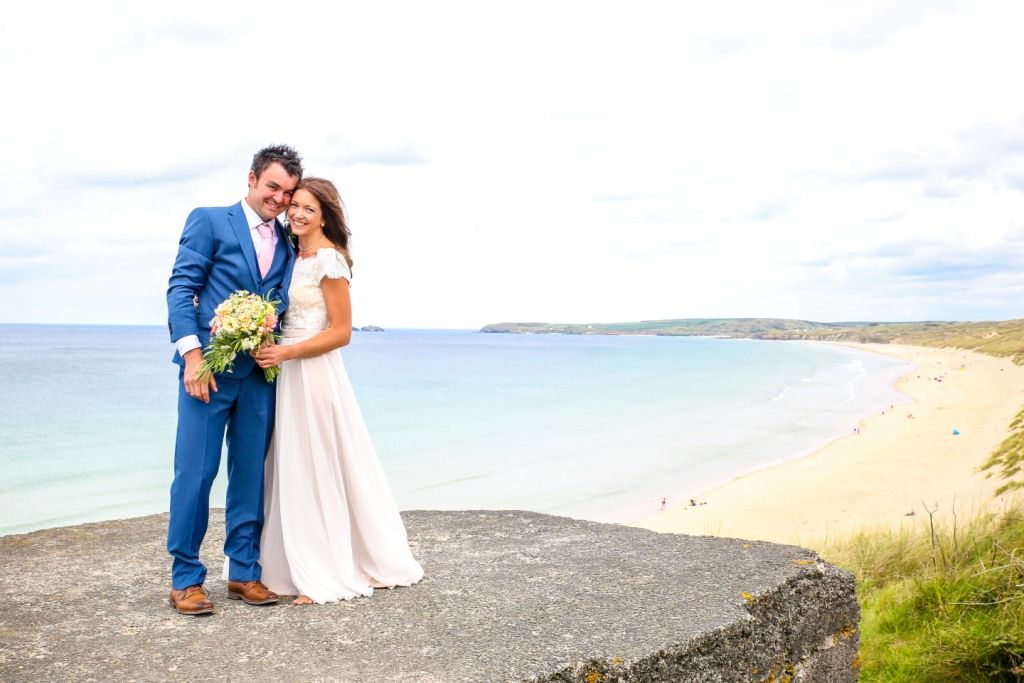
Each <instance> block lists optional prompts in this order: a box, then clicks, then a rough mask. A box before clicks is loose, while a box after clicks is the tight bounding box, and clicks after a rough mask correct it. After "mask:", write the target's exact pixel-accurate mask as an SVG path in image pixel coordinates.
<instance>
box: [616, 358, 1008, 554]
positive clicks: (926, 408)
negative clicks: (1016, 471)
mask: <svg viewBox="0 0 1024 683" xmlns="http://www.w3.org/2000/svg"><path fill="white" fill-rule="evenodd" d="M819 343H824V342H819ZM829 343H836V342H829ZM839 343H840V344H842V345H844V346H848V347H851V348H855V349H859V350H863V351H871V352H875V353H880V354H883V355H888V356H892V357H895V358H899V359H901V360H906V361H910V362H911V363H913V365H912V367H911V369H910V370H909V371H908V372H907V373H906V374H904V375H902V376H900V377H899V378H898V379H897V380H896V384H895V388H896V390H897V391H899V392H900V393H902V394H905V395H907V396H909V397H910V399H911V400H910V401H909V402H904V403H896V404H893V405H892V406H891V407H890V408H888V409H886V410H885V411H883V412H882V414H879V415H867V416H864V417H862V418H861V419H860V420H859V421H858V425H859V433H853V434H846V435H842V436H839V437H837V438H834V439H832V440H830V441H829V442H828V443H826V444H825V445H823V446H822V447H821V448H818V449H816V450H814V451H813V452H811V453H809V454H807V455H805V456H804V457H800V458H794V459H787V460H785V461H783V462H781V463H778V464H776V465H771V466H768V467H765V468H761V469H757V470H754V471H752V472H748V473H745V474H742V475H739V476H737V477H735V478H733V479H732V480H730V481H729V482H727V483H724V484H722V485H720V486H717V487H715V488H713V489H710V490H708V491H706V492H705V493H704V494H702V495H700V496H694V498H695V499H696V500H697V501H698V502H699V505H697V506H696V507H692V506H690V505H677V506H673V507H669V508H667V509H666V510H665V511H662V512H658V513H655V514H652V515H647V516H644V517H640V518H635V519H633V520H631V521H629V522H628V524H630V525H631V526H638V527H642V528H646V529H650V530H653V531H662V532H672V533H686V534H695V535H711V536H737V537H742V538H748V539H754V540H764V541H774V542H780V543H793V544H804V545H812V546H813V545H816V544H820V543H822V542H824V541H826V540H828V539H829V538H835V537H837V536H844V535H848V534H850V533H853V532H856V531H859V530H862V529H870V528H878V527H882V528H889V529H899V528H901V527H903V526H907V525H913V524H916V523H919V522H922V521H923V522H924V523H927V520H928V511H929V510H931V511H933V512H934V513H935V516H936V518H942V517H943V516H945V515H948V514H949V513H951V512H952V513H959V512H970V511H976V510H977V509H979V508H980V507H983V506H986V505H988V504H990V503H993V502H995V499H994V498H993V494H994V492H995V489H996V488H997V487H998V486H999V485H1000V484H1001V483H1002V480H1000V479H998V478H997V476H995V475H993V476H992V477H991V478H988V479H986V478H985V474H984V473H979V472H977V468H978V467H979V466H980V465H981V464H982V463H983V462H984V461H985V460H986V459H987V458H988V456H989V454H991V453H992V451H993V450H994V449H995V448H996V447H997V446H998V445H999V444H1000V443H1001V442H1002V440H1003V439H1004V438H1005V437H1006V435H1007V431H1008V428H1009V425H1010V422H1011V420H1012V419H1013V417H1014V416H1015V415H1016V414H1017V412H1019V410H1020V409H1021V406H1022V405H1024V367H1021V366H1017V365H1014V364H1013V363H1012V362H1011V361H1009V360H1008V359H1005V358H997V357H994V356H987V355H984V354H979V353H976V352H973V351H965V350H962V349H948V348H947V349H944V348H932V347H921V346H904V345H892V344H856V343H847V342H839ZM954 428H955V429H958V430H959V431H960V434H959V435H954V434H953V429H954ZM682 499H683V500H686V498H682ZM926 506H927V507H926Z"/></svg>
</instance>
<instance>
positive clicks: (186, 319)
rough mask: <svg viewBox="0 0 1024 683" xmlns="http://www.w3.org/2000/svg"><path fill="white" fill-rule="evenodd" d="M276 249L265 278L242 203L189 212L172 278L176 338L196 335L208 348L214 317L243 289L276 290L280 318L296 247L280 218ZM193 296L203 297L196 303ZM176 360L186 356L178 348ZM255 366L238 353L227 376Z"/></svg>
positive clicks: (169, 300) (170, 295)
mask: <svg viewBox="0 0 1024 683" xmlns="http://www.w3.org/2000/svg"><path fill="white" fill-rule="evenodd" d="M274 229H275V230H276V231H277V248H276V249H275V252H274V260H273V262H272V264H271V266H270V270H269V271H268V272H267V275H266V277H260V269H259V263H258V261H257V258H256V248H255V247H254V246H253V242H252V236H251V234H250V232H249V224H248V222H247V221H246V220H245V214H244V213H243V212H242V203H241V202H238V203H237V204H233V205H232V206H224V207H215V208H199V209H195V210H194V211H193V212H192V213H191V214H189V217H188V219H187V220H186V221H185V229H184V230H183V231H182V233H181V240H180V241H179V242H178V256H177V257H176V258H175V259H174V268H173V269H172V270H171V279H170V281H169V282H168V283H167V311H168V319H167V326H168V329H169V330H170V333H171V341H172V342H174V341H177V340H178V339H181V338H182V337H187V336H188V335H190V334H194V335H197V336H198V337H199V342H200V343H201V344H202V345H203V347H204V348H205V347H206V345H207V344H208V343H209V341H210V320H211V319H212V318H213V315H214V309H216V308H217V306H219V305H220V304H221V303H222V302H223V301H224V300H225V299H227V298H228V297H229V296H230V295H231V294H232V293H233V292H235V291H237V290H239V289H244V290H247V291H249V292H252V293H254V294H259V295H266V294H272V297H271V298H274V299H280V300H281V303H280V305H279V306H278V308H277V315H278V319H279V320H280V319H281V316H282V315H283V314H284V311H285V309H287V308H288V286H289V284H291V277H292V264H293V262H294V260H295V250H294V248H293V247H292V245H291V242H290V241H289V240H288V236H287V235H286V234H285V232H284V228H283V227H282V226H281V224H280V223H279V222H278V221H277V220H276V219H275V220H274ZM193 297H198V298H199V307H198V308H196V306H195V304H194V300H193ZM174 362H175V363H177V364H178V365H181V366H184V365H185V361H184V359H182V357H181V356H180V355H179V354H178V353H177V352H175V354H174ZM254 367H256V363H255V361H253V359H252V358H251V357H250V356H249V354H244V353H243V354H239V355H238V357H237V358H236V359H235V364H234V368H233V369H232V370H231V371H229V372H225V373H224V375H226V376H228V377H235V378H239V379H240V378H243V377H245V376H246V375H248V374H249V373H250V372H252V369H253V368H254Z"/></svg>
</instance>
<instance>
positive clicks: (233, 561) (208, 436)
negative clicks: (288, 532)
mask: <svg viewBox="0 0 1024 683" xmlns="http://www.w3.org/2000/svg"><path fill="white" fill-rule="evenodd" d="M301 178H302V160H301V158H300V157H299V155H298V154H297V153H296V151H295V150H294V149H292V148H291V147H288V146H286V145H278V146H272V147H266V148H264V149H261V150H260V151H259V152H257V153H256V155H255V156H254V157H253V161H252V166H251V168H250V170H249V179H248V188H249V189H248V192H247V194H246V196H245V197H244V198H243V199H242V201H240V202H238V203H236V204H233V205H231V206H226V207H219V208H199V209H195V210H194V211H193V212H192V213H191V214H189V216H188V219H187V220H186V221H185V228H184V231H183V232H182V235H181V240H180V242H179V245H178V254H177V257H176V258H175V261H174V267H173V269H172V271H171V277H170V281H169V283H168V286H167V308H168V327H169V329H170V336H171V341H172V342H174V344H175V348H176V350H177V351H176V353H175V356H174V362H175V363H177V364H178V365H179V366H180V368H181V369H180V370H179V382H180V386H179V392H178V429H177V437H176V440H175V446H174V481H173V483H172V484H171V504H170V509H171V514H170V522H169V524H168V529H167V550H168V552H169V553H170V554H171V557H172V563H171V593H170V604H171V606H172V607H174V608H175V609H176V610H177V611H178V612H180V613H181V614H188V615H198V614H209V613H211V612H213V609H214V607H213V602H212V600H210V596H209V593H208V591H206V589H204V588H203V583H204V581H205V579H206V567H205V566H203V563H202V562H201V561H200V560H199V547H200V545H201V544H202V542H203V537H204V536H205V535H206V528H207V525H208V519H209V508H210V487H211V486H212V485H213V480H214V478H215V477H216V476H217V470H218V468H219V467H220V458H221V449H222V447H223V444H224V437H225V434H227V444H228V451H227V458H228V461H227V469H228V489H227V504H226V506H225V508H226V509H225V526H226V537H225V541H224V552H225V554H226V555H228V557H229V558H230V560H229V567H228V573H229V579H230V580H229V583H228V597H229V598H233V599H238V600H242V601H243V602H245V603H247V604H250V605H267V604H273V603H276V602H277V601H278V596H277V595H276V594H274V593H273V592H272V591H270V590H268V589H267V587H266V586H265V585H264V584H263V583H262V582H261V581H260V579H261V570H260V565H259V562H258V559H259V556H260V536H261V534H262V532H263V474H264V459H265V457H266V453H267V446H268V444H269V443H270V435H271V431H272V429H273V424H274V422H273V421H274V400H275V392H274V386H273V385H272V384H270V383H268V382H267V381H266V379H265V378H264V374H263V372H260V371H258V370H256V371H254V370H255V368H256V363H255V361H254V360H253V358H252V357H250V356H249V355H247V354H240V355H239V356H238V358H237V359H236V361H235V363H234V367H233V368H232V369H230V370H229V371H227V372H224V373H221V374H217V375H216V376H213V377H207V378H201V375H200V374H199V367H200V363H201V362H202V360H203V347H204V346H205V345H206V344H207V343H208V342H209V339H210V324H209V321H210V319H211V318H213V315H214V309H215V308H216V307H217V306H218V305H219V304H220V303H221V302H222V301H224V300H225V299H227V298H228V296H230V295H231V294H232V293H233V292H234V291H236V290H248V291H249V292H252V293H256V294H260V295H268V294H273V296H274V297H275V298H278V299H280V301H281V304H280V306H279V308H278V314H279V315H280V314H281V313H282V312H284V311H285V310H286V309H287V308H288V284H289V278H290V277H291V272H292V265H293V261H294V259H295V253H294V250H293V248H292V246H291V243H290V242H289V240H288V236H287V235H286V234H285V232H284V229H283V227H282V225H281V224H280V223H279V222H278V221H277V219H276V217H277V216H278V215H279V214H281V213H282V212H283V211H284V210H285V209H286V208H287V207H288V205H289V204H290V202H291V200H292V193H293V191H294V190H295V187H296V185H298V183H299V180H300V179H301Z"/></svg>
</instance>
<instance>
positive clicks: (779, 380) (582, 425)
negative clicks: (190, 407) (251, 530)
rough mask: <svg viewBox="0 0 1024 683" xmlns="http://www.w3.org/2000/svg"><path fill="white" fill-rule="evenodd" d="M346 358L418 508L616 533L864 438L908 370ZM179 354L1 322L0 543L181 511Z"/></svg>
mask: <svg viewBox="0 0 1024 683" xmlns="http://www.w3.org/2000/svg"><path fill="white" fill-rule="evenodd" d="M342 353H343V356H344V358H345V363H346V366H347V368H348V371H349V373H350V375H351V377H352V382H353V384H354V386H355V390H356V393H357V395H358V397H359V399H360V404H361V407H362V409H363V413H364V416H365V418H366V420H367V423H368V425H369V428H370V432H371V434H372V435H373V437H374V440H375V443H376V445H377V449H378V453H379V455H380V458H381V462H382V463H383V465H384V468H385V470H386V471H387V473H388V476H389V479H390V481H391V484H392V487H393V489H394V491H395V496H396V498H397V499H398V502H399V505H400V507H402V508H403V509H415V508H435V509H476V508H489V509H494V508H510V509H511V508H518V509H528V510H536V511H539V512H548V513H553V514H562V515H568V516H573V517H581V518H587V519H597V520H604V521H625V520H628V519H631V518H634V517H636V516H639V515H642V514H645V513H651V512H655V511H656V510H657V509H658V508H659V503H660V500H661V498H662V497H663V496H666V497H668V499H669V503H670V504H673V503H683V502H685V501H686V500H687V499H688V498H689V497H691V496H698V495H699V494H700V493H701V492H703V491H706V490H708V489H709V488H711V487H713V486H714V485H716V484H719V483H722V482H724V481H727V480H729V479H731V478H732V477H734V476H736V475H738V474H741V473H743V472H746V471H749V470H751V469H757V468H760V467H764V466H767V465H770V464H773V463H776V462H779V461H782V460H785V459H788V458H792V457H799V456H800V455H803V454H806V453H808V452H810V451H811V450H813V449H815V448H817V447H820V446H821V445H822V444H823V443H825V442H826V441H828V440H830V439H831V438H834V437H836V436H839V435H843V434H847V433H849V431H850V430H852V428H853V426H854V425H856V423H857V420H858V418H859V417H862V416H864V415H868V414H873V413H875V412H876V411H878V410H881V409H882V408H884V407H887V406H888V405H889V404H891V403H895V402H899V401H900V400H901V397H900V396H899V395H898V394H897V393H896V392H895V390H894V389H893V383H894V380H895V378H896V377H897V376H898V375H900V374H902V373H903V372H906V371H907V369H908V368H909V366H908V365H907V364H906V363H903V362H901V361H897V360H895V359H891V358H888V357H885V356H880V355H877V354H872V353H868V352H864V351H859V350H855V349H849V348H846V347H838V346H830V345H824V344H807V343H791V342H759V341H751V340H722V339H706V338H686V337H626V336H622V337H602V336H593V337H591V336H562V335H502V334H480V333H476V332H470V331H452V330H390V331H388V332H384V333H356V334H355V335H354V339H353V342H352V344H351V345H350V346H349V347H347V348H346V349H344V351H343V352H342ZM171 354H172V350H171V346H170V344H169V343H168V342H167V337H166V330H165V329H164V328H162V327H98V326H97V327H92V326H43V325H0V386H2V387H3V391H2V392H0V535H2V534H10V533H20V532H25V531H30V530H33V529H39V528H44V527H51V526H61V525H66V524H74V523H78V522H84V521H93V520H100V519H111V518H119V517H129V516H135V515H143V514H150V513H154V512H162V511H165V510H166V509H167V495H168V488H169V486H170V480H171V474H172V459H173V456H172V452H173V445H174V443H173V442H174V428H175V411H176V407H175V406H176V392H177V367H176V366H174V365H172V364H171V363H170V358H171ZM224 484H225V481H224V476H223V474H222V475H221V476H220V477H219V478H218V484H217V486H216V487H215V490H214V493H213V499H212V501H211V503H212V504H213V505H222V504H223V497H224Z"/></svg>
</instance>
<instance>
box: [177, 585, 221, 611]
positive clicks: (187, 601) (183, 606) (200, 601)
mask: <svg viewBox="0 0 1024 683" xmlns="http://www.w3.org/2000/svg"><path fill="white" fill-rule="evenodd" d="M171 607H173V608H174V609H176V610H178V613H179V614H188V615H191V616H195V615H197V614H211V613H213V602H212V601H211V600H210V594H209V593H208V592H207V591H206V589H205V588H203V587H202V586H198V585H196V586H189V587H188V588H182V589H181V590H172V591H171Z"/></svg>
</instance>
